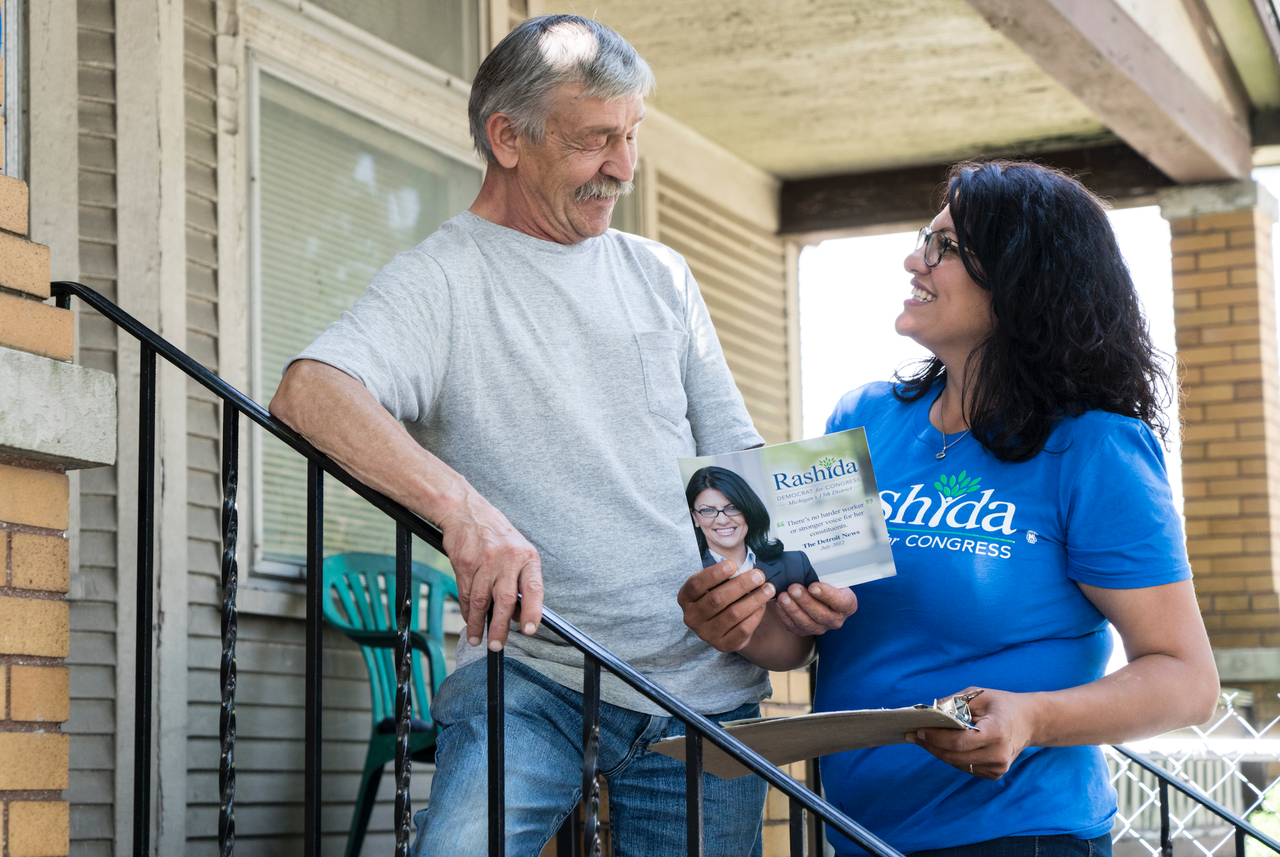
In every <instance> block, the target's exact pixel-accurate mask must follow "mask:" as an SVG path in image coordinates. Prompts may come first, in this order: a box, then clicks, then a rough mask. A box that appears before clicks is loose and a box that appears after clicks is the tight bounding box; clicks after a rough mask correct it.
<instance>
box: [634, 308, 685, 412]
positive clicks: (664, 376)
mask: <svg viewBox="0 0 1280 857" xmlns="http://www.w3.org/2000/svg"><path fill="white" fill-rule="evenodd" d="M688 342H689V336H688V334H686V333H683V332H682V331H679V330H648V331H643V332H639V333H637V334H636V345H638V346H639V347H640V363H641V365H642V366H643V367H644V392H645V396H646V397H648V399H649V412H650V413H653V414H657V415H658V416H660V417H662V418H663V419H665V420H669V421H670V422H672V423H675V424H676V425H679V424H680V422H681V421H682V420H684V417H685V413H686V412H687V411H688V410H689V400H688V399H687V398H686V397H685V394H684V377H683V373H682V372H681V369H680V355H682V354H684V352H685V349H686V348H688Z"/></svg>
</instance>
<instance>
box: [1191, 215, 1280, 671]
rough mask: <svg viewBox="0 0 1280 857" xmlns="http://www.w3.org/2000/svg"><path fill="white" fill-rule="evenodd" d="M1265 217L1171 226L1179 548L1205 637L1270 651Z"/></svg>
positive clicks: (1279, 569)
mask: <svg viewBox="0 0 1280 857" xmlns="http://www.w3.org/2000/svg"><path fill="white" fill-rule="evenodd" d="M1272 220H1273V218H1272V215H1270V214H1268V213H1267V212H1266V211H1265V210H1263V209H1262V208H1259V207H1257V206H1251V207H1249V208H1245V209H1242V210H1238V211H1230V212H1226V213H1220V214H1210V215H1206V216H1197V217H1187V218H1181V219H1172V220H1171V221H1170V226H1171V231H1172V233H1173V241H1172V246H1173V272H1174V274H1173V290H1174V294H1173V299H1174V309H1175V324H1176V327H1177V342H1178V358H1179V380H1180V381H1181V385H1182V393H1181V396H1182V402H1181V414H1182V418H1183V421H1184V424H1185V425H1184V431H1183V446H1182V474H1183V495H1184V497H1185V499H1186V506H1185V512H1186V525H1187V551H1188V553H1189V554H1190V556H1191V564H1192V568H1193V570H1194V572H1195V582H1196V592H1197V595H1198V597H1199V601H1200V609H1201V612H1202V614H1203V615H1204V620H1205V625H1206V627H1207V628H1208V631H1209V638H1210V640H1211V642H1212V643H1213V645H1214V646H1215V647H1219V648H1252V647H1275V646H1280V596H1278V593H1280V585H1278V575H1280V563H1278V562H1277V555H1276V549H1277V547H1280V541H1277V539H1276V538H1275V537H1276V535H1277V534H1278V533H1280V490H1277V489H1278V487H1280V482H1278V481H1277V477H1280V472H1277V470H1278V468H1280V375H1278V373H1277V352H1276V311H1275V299H1274V288H1273V285H1272V283H1273V281H1272V271H1271V226H1272Z"/></svg>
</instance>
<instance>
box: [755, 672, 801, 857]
mask: <svg viewBox="0 0 1280 857" xmlns="http://www.w3.org/2000/svg"><path fill="white" fill-rule="evenodd" d="M769 681H770V682H771V683H772V684H773V697H772V698H771V699H768V700H766V701H765V702H763V703H761V705H760V716H761V717H794V716H795V715H797V714H808V713H809V711H810V710H811V705H810V699H811V694H810V692H809V670H808V668H807V667H806V668H803V669H798V670H792V671H791V672H785V673H779V672H775V673H770V674H769ZM781 767H782V770H783V771H784V772H786V773H788V774H790V775H791V776H792V777H794V778H795V779H797V780H799V781H800V782H801V783H803V784H804V785H806V786H808V787H810V788H812V787H813V780H812V779H810V777H811V776H812V772H811V771H810V770H809V763H808V762H795V763H793V764H790V765H782V766H781ZM790 823H791V799H790V798H788V797H787V796H786V795H785V794H783V793H782V792H780V791H778V790H777V789H775V788H774V787H773V786H769V796H768V797H767V798H766V799H765V805H764V857H785V855H788V854H790V853H791V839H790V836H791V827H790ZM810 847H811V850H812V846H810Z"/></svg>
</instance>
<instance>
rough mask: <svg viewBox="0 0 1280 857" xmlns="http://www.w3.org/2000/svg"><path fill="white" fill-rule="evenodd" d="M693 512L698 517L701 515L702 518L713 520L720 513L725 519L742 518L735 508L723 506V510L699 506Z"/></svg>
mask: <svg viewBox="0 0 1280 857" xmlns="http://www.w3.org/2000/svg"><path fill="white" fill-rule="evenodd" d="M693 511H695V512H697V513H698V514H699V515H701V516H702V517H704V518H714V517H715V516H716V515H719V514H720V513H721V512H723V513H724V515H725V517H726V518H740V517H742V513H741V512H739V511H738V507H737V506H725V507H724V508H723V509H717V508H716V507H715V506H699V507H698V508H696V509H694V510H693Z"/></svg>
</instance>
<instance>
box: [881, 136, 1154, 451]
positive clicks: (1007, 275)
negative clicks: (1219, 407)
mask: <svg viewBox="0 0 1280 857" xmlns="http://www.w3.org/2000/svg"><path fill="white" fill-rule="evenodd" d="M946 201H947V204H948V205H950V206H951V217H952V219H953V220H954V221H955V224H956V235H957V241H956V243H957V244H958V245H959V247H960V253H959V256H960V259H961V260H962V261H963V263H964V267H965V270H966V271H967V272H968V274H969V276H970V277H972V278H973V280H974V282H976V283H977V284H978V285H979V286H981V287H982V288H984V289H986V290H987V291H989V292H990V293H991V310H992V314H993V315H994V317H995V327H994V328H993V329H992V331H991V334H990V335H989V336H988V337H987V338H986V339H985V340H984V341H983V342H982V343H981V344H980V345H979V346H978V347H977V348H976V349H974V351H973V353H972V354H971V355H970V356H969V360H968V365H967V366H966V367H965V378H966V381H967V385H968V389H967V390H966V393H965V402H964V407H965V414H966V416H967V417H968V421H969V427H970V430H971V431H972V433H973V436H974V437H975V438H977V439H978V441H979V442H980V443H981V444H982V445H983V446H984V447H985V448H986V449H987V451H988V452H990V453H991V454H992V455H994V456H995V457H996V458H998V459H1000V460H1001V461H1026V460H1028V459H1030V458H1032V457H1033V456H1035V455H1036V454H1038V453H1039V452H1040V451H1041V450H1043V449H1044V447H1045V443H1046V441H1048V439H1049V433H1050V432H1051V431H1052V430H1053V426H1054V424H1055V423H1056V422H1057V421H1058V420H1059V419H1061V418H1063V417H1067V416H1079V415H1080V414H1082V413H1084V412H1085V411H1089V410H1101V411H1110V412H1111V413H1115V414H1122V415H1124V416H1128V417H1136V418H1137V419H1140V420H1142V421H1143V422H1145V423H1146V424H1147V425H1149V426H1150V427H1151V428H1152V429H1153V430H1154V431H1155V432H1156V433H1157V434H1158V435H1159V436H1160V438H1161V439H1162V440H1164V439H1166V437H1167V434H1168V430H1169V427H1168V425H1167V423H1166V421H1165V418H1164V413H1163V411H1162V409H1161V406H1162V405H1163V404H1164V403H1165V402H1167V401H1168V400H1169V396H1170V394H1171V387H1170V379H1169V374H1168V371H1167V370H1166V369H1165V368H1164V366H1163V365H1162V362H1161V358H1162V357H1163V356H1164V355H1162V353H1161V352H1158V351H1156V350H1155V348H1153V346H1152V344H1151V337H1150V335H1149V332H1148V329H1147V322H1146V319H1145V318H1144V317H1143V315H1142V309H1141V307H1140V305H1139V302H1138V295H1137V292H1136V291H1135V289H1134V286H1133V279H1132V278H1131V277H1130V276H1129V269H1128V266H1126V265H1125V261H1124V258H1123V257H1122V256H1121V255H1120V248H1119V246H1118V245H1117V244H1116V238H1115V233H1113V232H1112V230H1111V223H1110V221H1108V220H1107V215H1106V210H1105V207H1104V205H1103V203H1102V201H1101V200H1099V199H1098V198H1097V197H1096V196H1094V195H1093V194H1092V193H1091V192H1090V191H1089V190H1087V189H1086V188H1085V187H1084V186H1083V185H1082V184H1081V183H1080V182H1079V181H1077V180H1076V179H1074V178H1072V177H1071V176H1069V175H1067V174H1066V173H1063V172H1061V171H1059V170H1055V169H1051V168H1049V167H1045V166H1042V165H1040V164H1035V163H1029V162H1020V161H1003V160H998V161H987V162H972V161H970V162H965V163H962V164H957V165H956V166H954V167H952V169H951V175H950V182H949V185H948V188H947V197H946ZM895 381H896V382H897V383H896V384H895V386H894V395H895V396H897V398H898V399H899V400H900V401H904V402H914V401H917V400H919V399H921V398H922V397H924V396H925V395H927V394H928V393H929V391H930V390H932V389H933V388H934V387H935V386H936V385H939V384H944V383H945V382H946V369H945V367H943V365H942V362H941V361H940V360H939V359H938V358H937V357H933V358H931V359H928V360H924V361H922V362H920V363H917V364H915V368H914V370H911V369H907V370H899V371H898V373H897V374H896V375H895ZM1051 451H1052V450H1051ZM1056 451H1059V452H1060V451H1061V450H1056Z"/></svg>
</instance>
